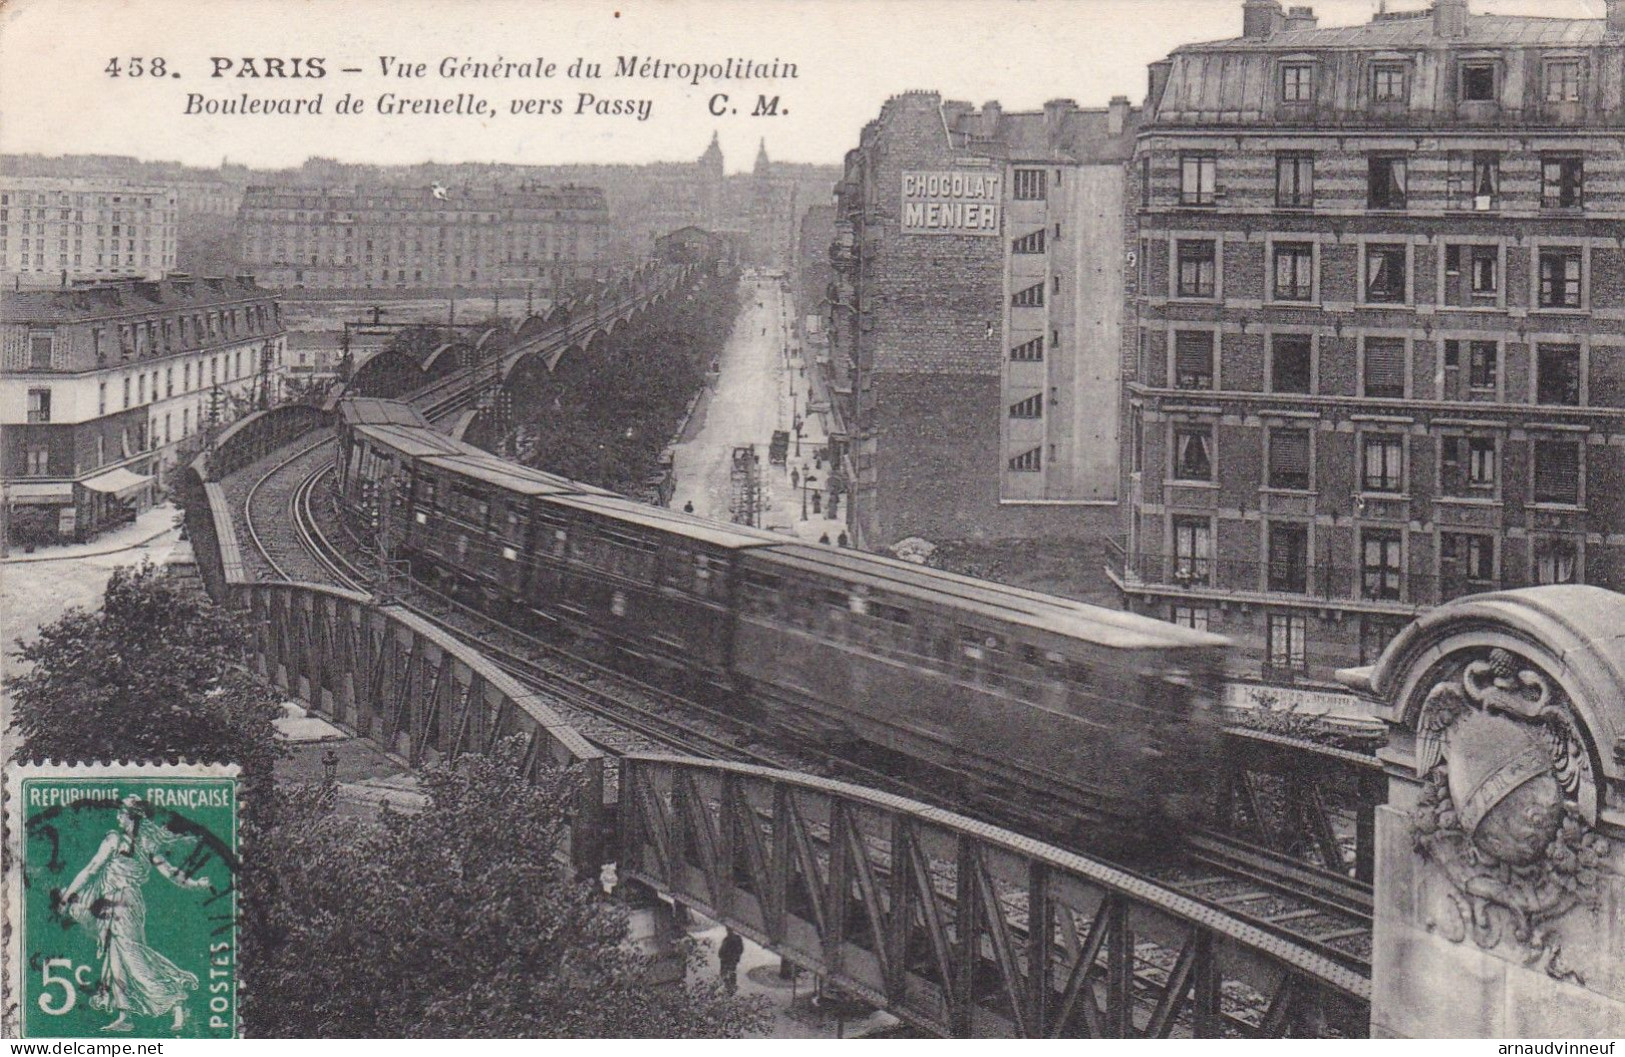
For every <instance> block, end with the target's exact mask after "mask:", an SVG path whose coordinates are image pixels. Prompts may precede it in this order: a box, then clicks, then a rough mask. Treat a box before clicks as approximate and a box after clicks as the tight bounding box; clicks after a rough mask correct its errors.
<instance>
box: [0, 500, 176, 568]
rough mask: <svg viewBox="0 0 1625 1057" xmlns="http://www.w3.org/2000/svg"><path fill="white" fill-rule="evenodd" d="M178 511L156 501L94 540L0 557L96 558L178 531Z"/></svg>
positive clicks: (11, 561) (23, 560)
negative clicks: (127, 521) (151, 506)
mask: <svg viewBox="0 0 1625 1057" xmlns="http://www.w3.org/2000/svg"><path fill="white" fill-rule="evenodd" d="M177 512H178V511H177V510H176V508H175V507H174V506H173V505H171V504H170V503H167V502H165V503H159V504H158V505H157V506H155V507H153V508H152V509H151V510H148V511H146V512H145V513H143V514H141V515H140V516H139V517H137V518H136V519H135V520H134V521H132V522H131V523H130V524H128V525H125V526H123V527H121V528H118V529H115V530H114V531H112V532H107V533H103V534H102V535H100V536H97V537H96V538H95V539H93V540H88V541H87V542H84V543H63V544H53V545H51V546H47V547H44V548H42V549H40V550H36V551H35V552H34V553H32V554H27V553H25V552H24V551H23V550H22V549H21V548H20V547H19V548H13V550H12V553H11V554H9V555H8V556H6V557H5V558H4V559H0V562H3V563H4V564H6V565H25V564H27V563H29V562H60V561H73V560H75V559H79V558H95V557H99V556H100V555H103V554H117V553H119V552H120V551H130V550H135V549H136V548H137V547H141V546H145V545H146V544H148V543H151V542H152V541H153V540H155V539H157V538H158V537H160V536H162V535H164V534H165V533H166V532H177V531H178V530H177V529H176V527H175V515H176V513H177Z"/></svg>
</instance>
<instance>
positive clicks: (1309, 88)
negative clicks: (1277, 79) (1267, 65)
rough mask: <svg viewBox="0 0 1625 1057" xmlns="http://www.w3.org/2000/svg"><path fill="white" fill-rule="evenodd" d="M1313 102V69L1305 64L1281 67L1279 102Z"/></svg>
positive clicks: (1288, 64) (1287, 64)
mask: <svg viewBox="0 0 1625 1057" xmlns="http://www.w3.org/2000/svg"><path fill="white" fill-rule="evenodd" d="M1314 100H1315V68H1314V66H1313V65H1312V64H1310V63H1306V62H1291V63H1285V64H1283V65H1282V66H1281V102H1283V103H1312V102H1314Z"/></svg>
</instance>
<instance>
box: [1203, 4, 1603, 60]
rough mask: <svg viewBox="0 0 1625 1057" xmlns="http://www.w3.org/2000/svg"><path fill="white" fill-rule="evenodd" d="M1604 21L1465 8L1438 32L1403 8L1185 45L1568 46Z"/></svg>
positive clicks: (1591, 41)
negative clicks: (1449, 31) (1342, 22)
mask: <svg viewBox="0 0 1625 1057" xmlns="http://www.w3.org/2000/svg"><path fill="white" fill-rule="evenodd" d="M1607 35H1608V23H1607V21H1606V20H1605V19H1601V18H1542V17H1539V16H1530V15H1487V14H1473V13H1471V12H1468V13H1467V14H1466V16H1465V20H1464V22H1463V25H1462V30H1461V33H1460V34H1459V35H1452V36H1444V35H1441V34H1440V32H1439V29H1438V25H1437V22H1436V20H1435V17H1434V11H1433V10H1432V9H1431V8H1429V9H1425V10H1421V11H1404V12H1397V13H1393V14H1387V15H1378V16H1376V17H1375V18H1373V19H1372V20H1371V21H1370V22H1366V23H1363V24H1361V25H1355V26H1315V25H1312V24H1311V25H1301V24H1300V25H1292V24H1291V23H1290V22H1289V23H1288V24H1287V27H1286V28H1279V29H1276V30H1275V31H1274V32H1273V33H1270V34H1269V35H1268V36H1240V37H1232V38H1230V39H1228V40H1215V41H1208V42H1205V43H1199V44H1187V45H1184V46H1182V47H1180V48H1177V49H1175V51H1174V54H1176V55H1177V54H1179V53H1180V52H1188V51H1225V50H1246V51H1253V50H1260V49H1264V50H1269V51H1315V50H1324V49H1335V48H1350V49H1362V50H1367V49H1373V48H1394V49H1399V48H1425V47H1435V46H1437V45H1439V44H1440V43H1446V44H1449V45H1451V46H1453V47H1462V48H1477V47H1508V46H1512V47H1516V46H1520V45H1522V46H1541V47H1552V46H1565V45H1567V46H1574V47H1585V46H1588V45H1597V44H1602V43H1604V38H1605V37H1607Z"/></svg>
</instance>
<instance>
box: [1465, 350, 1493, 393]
mask: <svg viewBox="0 0 1625 1057" xmlns="http://www.w3.org/2000/svg"><path fill="white" fill-rule="evenodd" d="M1500 368H1501V349H1500V347H1499V346H1498V345H1496V344H1495V342H1493V341H1473V342H1469V343H1468V345H1467V385H1468V387H1469V388H1472V389H1480V390H1484V391H1487V392H1494V391H1495V388H1496V382H1497V380H1498V379H1499V378H1500V374H1501V369H1500Z"/></svg>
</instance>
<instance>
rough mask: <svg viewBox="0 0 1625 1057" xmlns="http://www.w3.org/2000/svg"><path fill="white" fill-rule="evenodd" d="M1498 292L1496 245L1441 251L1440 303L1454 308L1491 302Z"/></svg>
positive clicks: (1449, 245) (1499, 286)
mask: <svg viewBox="0 0 1625 1057" xmlns="http://www.w3.org/2000/svg"><path fill="white" fill-rule="evenodd" d="M1500 292H1501V250H1500V248H1499V247H1497V246H1478V245H1472V246H1462V245H1454V244H1447V245H1446V246H1445V248H1444V303H1445V304H1447V305H1453V306H1456V307H1464V306H1470V305H1475V304H1479V303H1483V302H1494V301H1495V300H1496V298H1497V296H1498V295H1499V294H1500Z"/></svg>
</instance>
